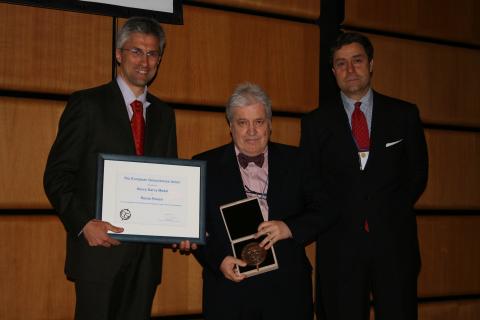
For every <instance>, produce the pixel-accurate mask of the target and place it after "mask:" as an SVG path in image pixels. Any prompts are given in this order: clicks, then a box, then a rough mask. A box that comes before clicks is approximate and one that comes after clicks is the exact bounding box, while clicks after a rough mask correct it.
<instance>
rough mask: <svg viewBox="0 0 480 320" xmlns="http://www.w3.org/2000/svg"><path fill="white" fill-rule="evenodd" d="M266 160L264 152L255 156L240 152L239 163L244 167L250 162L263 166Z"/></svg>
mask: <svg viewBox="0 0 480 320" xmlns="http://www.w3.org/2000/svg"><path fill="white" fill-rule="evenodd" d="M264 160H265V157H264V156H263V153H260V154H259V155H258V156H254V157H249V156H247V155H245V154H243V153H239V154H238V163H239V164H240V165H241V166H242V168H243V169H245V168H246V167H247V166H248V164H249V163H250V162H253V163H255V164H256V165H257V167H260V168H261V167H262V166H263V161H264Z"/></svg>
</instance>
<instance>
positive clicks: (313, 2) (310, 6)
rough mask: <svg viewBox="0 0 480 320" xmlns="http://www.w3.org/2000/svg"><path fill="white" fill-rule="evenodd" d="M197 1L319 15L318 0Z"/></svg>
mask: <svg viewBox="0 0 480 320" xmlns="http://www.w3.org/2000/svg"><path fill="white" fill-rule="evenodd" d="M198 2H204V3H211V4H219V5H225V6H232V7H237V8H242V9H249V10H255V11H262V12H270V13H277V14H282V15H288V16H294V17H300V18H308V19H317V18H319V17H320V1H319V0H302V1H298V0H263V1H258V0H199V1H198Z"/></svg>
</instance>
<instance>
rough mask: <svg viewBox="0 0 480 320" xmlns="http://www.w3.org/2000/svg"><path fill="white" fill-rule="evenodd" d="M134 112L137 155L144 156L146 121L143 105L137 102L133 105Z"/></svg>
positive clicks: (133, 131)
mask: <svg viewBox="0 0 480 320" xmlns="http://www.w3.org/2000/svg"><path fill="white" fill-rule="evenodd" d="M130 105H131V106H132V110H133V116H132V122H131V125H132V133H133V141H134V142H135V154H136V155H137V156H143V138H144V135H145V120H144V119H143V104H142V103H141V102H140V101H138V100H135V101H133V102H132V103H131V104H130Z"/></svg>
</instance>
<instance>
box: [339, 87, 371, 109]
mask: <svg viewBox="0 0 480 320" xmlns="http://www.w3.org/2000/svg"><path fill="white" fill-rule="evenodd" d="M340 96H341V97H342V102H343V106H344V107H345V109H347V110H348V111H350V112H353V110H354V109H355V102H357V101H358V100H353V99H350V98H349V97H347V95H346V94H345V93H343V92H342V91H340ZM359 101H360V102H361V103H362V104H361V105H360V110H362V112H364V113H365V112H366V111H367V109H368V108H369V106H371V105H372V104H373V92H372V88H370V89H368V91H367V93H366V94H365V95H364V96H363V97H362V98H361V99H360V100H359Z"/></svg>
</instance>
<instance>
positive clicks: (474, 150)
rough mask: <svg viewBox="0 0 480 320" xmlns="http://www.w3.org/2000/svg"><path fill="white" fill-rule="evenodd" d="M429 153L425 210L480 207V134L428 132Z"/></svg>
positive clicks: (424, 197)
mask: <svg viewBox="0 0 480 320" xmlns="http://www.w3.org/2000/svg"><path fill="white" fill-rule="evenodd" d="M426 138H427V144H428V152H429V158H430V159H429V161H430V168H429V178H428V184H427V188H426V190H425V192H424V194H423V195H422V197H421V198H420V199H419V202H418V203H417V207H418V208H423V209H479V208H480V194H479V190H480V166H479V163H480V133H478V132H461V131H442V130H426Z"/></svg>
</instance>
